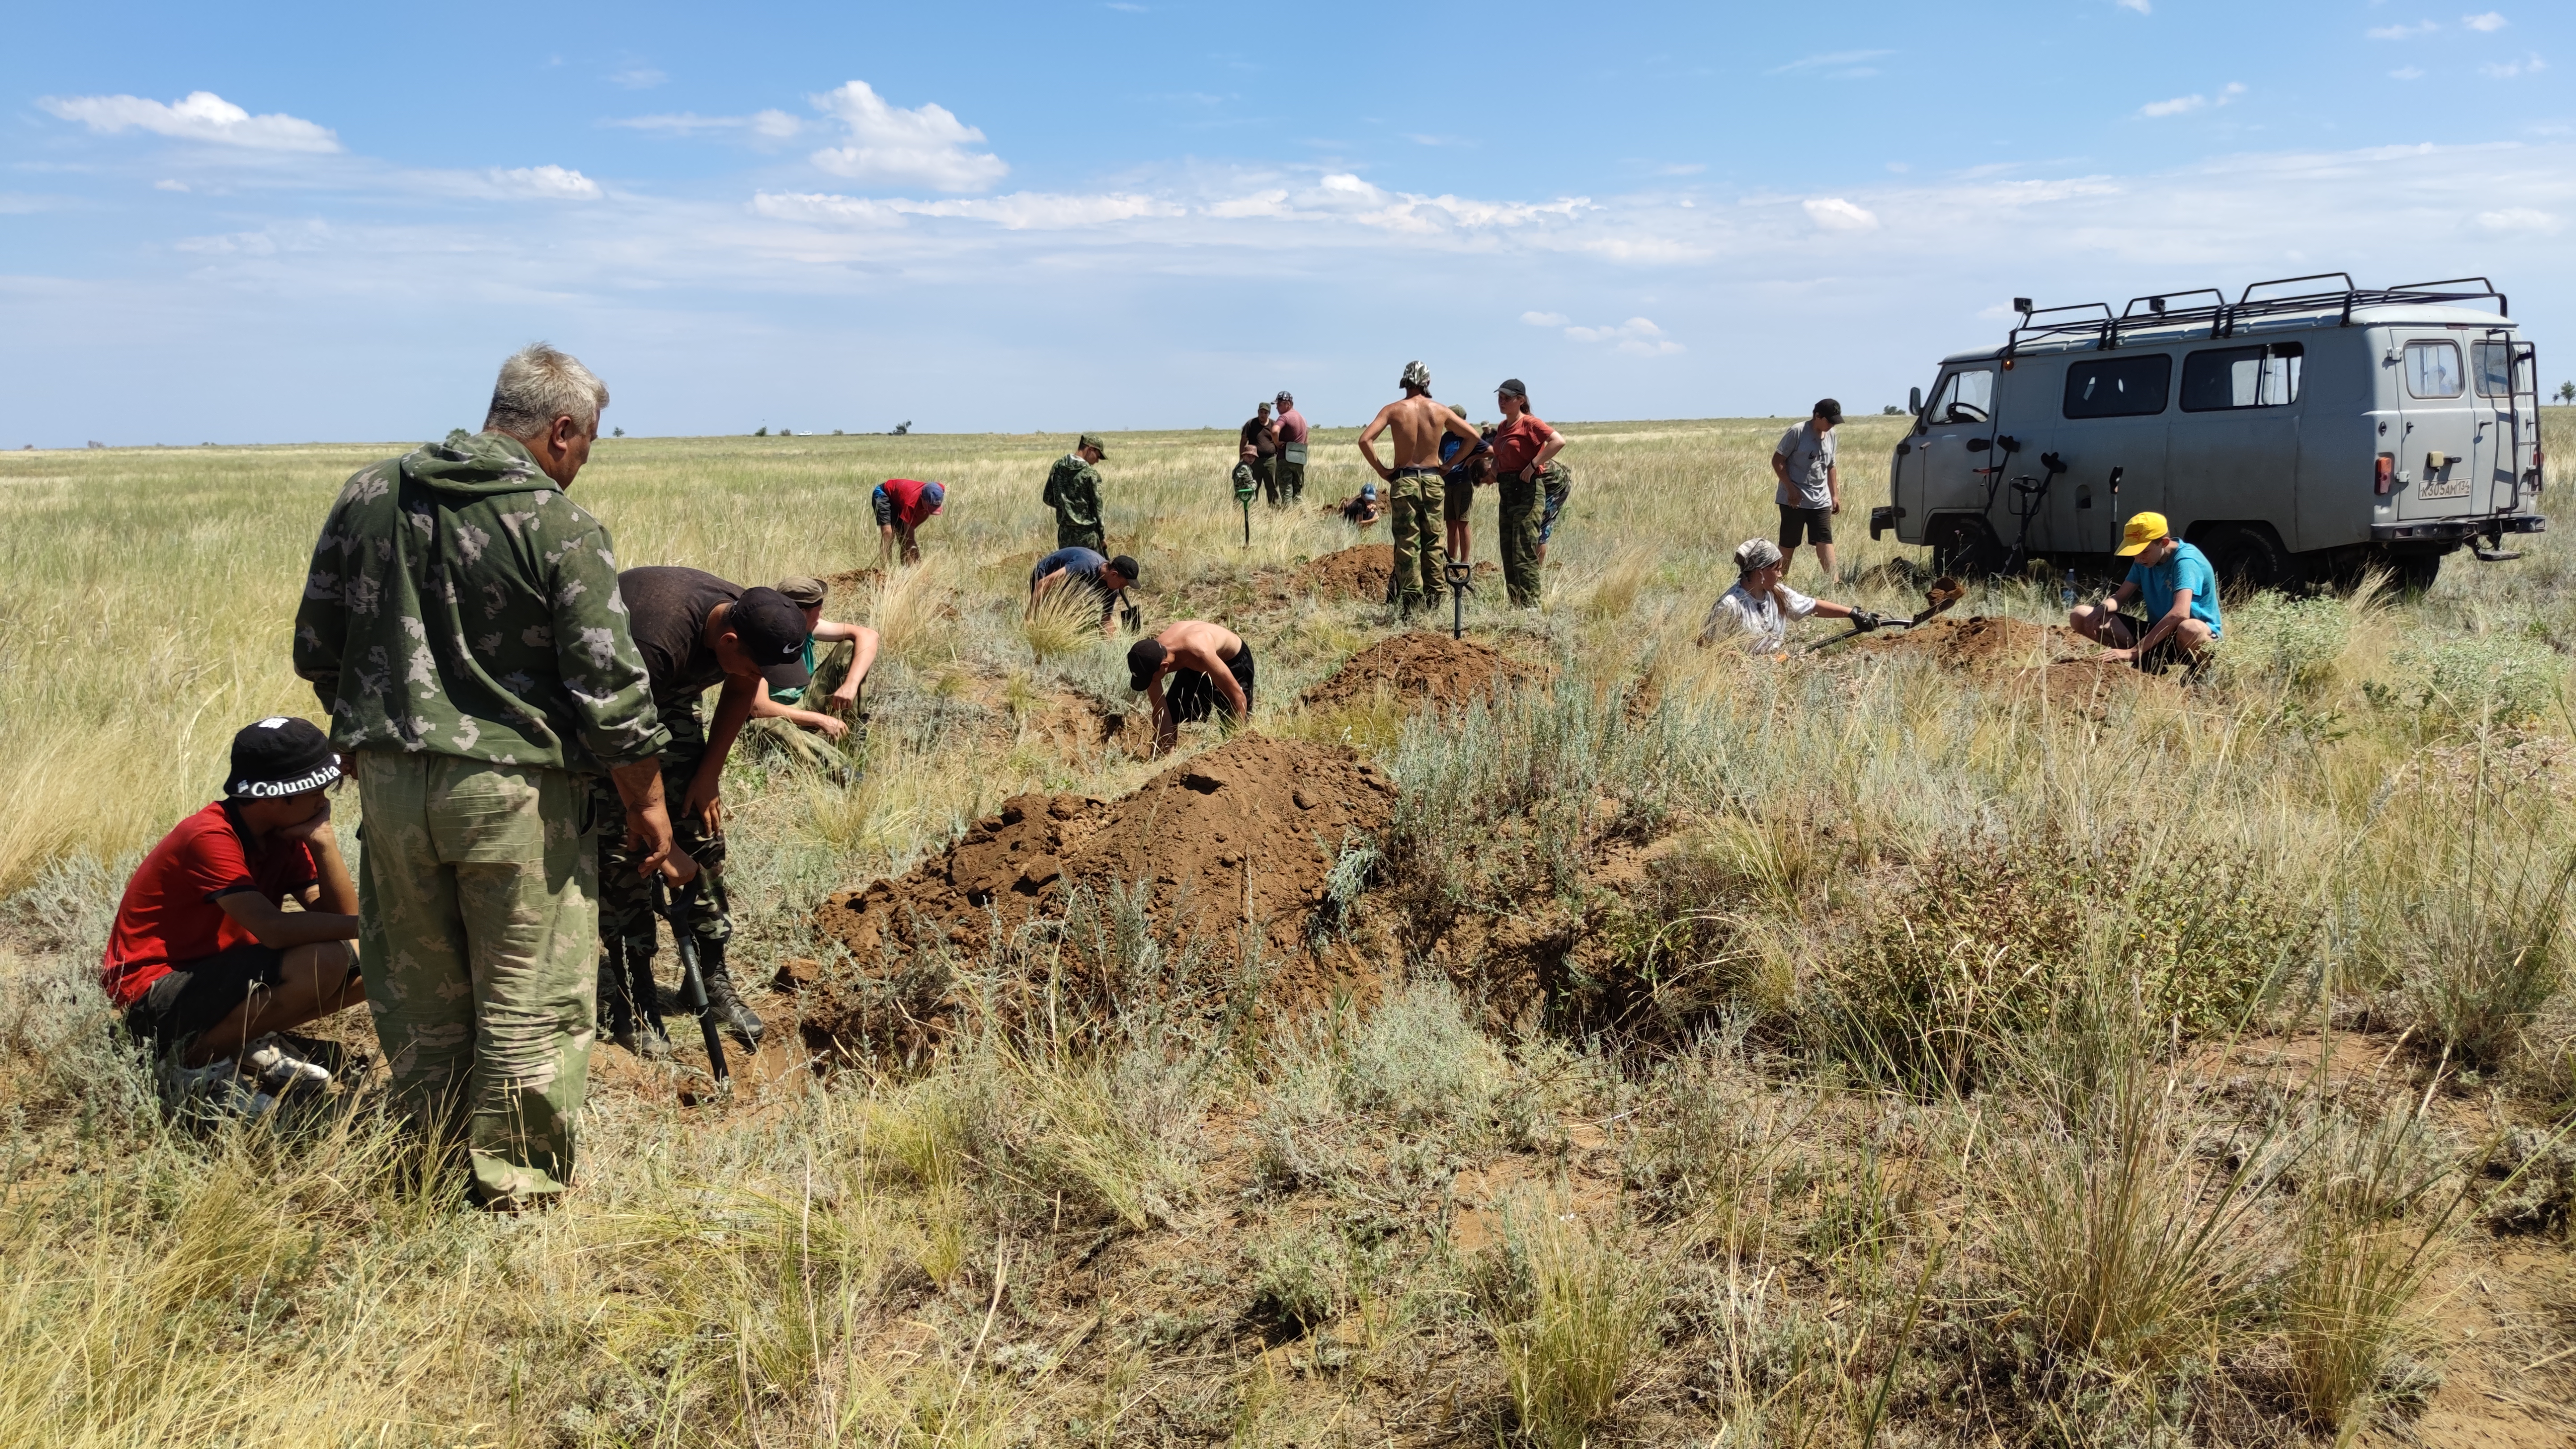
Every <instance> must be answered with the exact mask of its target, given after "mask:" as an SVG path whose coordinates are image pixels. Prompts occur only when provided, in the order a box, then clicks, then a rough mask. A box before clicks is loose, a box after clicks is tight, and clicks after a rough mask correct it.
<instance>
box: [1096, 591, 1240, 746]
mask: <svg viewBox="0 0 2576 1449" xmlns="http://www.w3.org/2000/svg"><path fill="white" fill-rule="evenodd" d="M1166 677H1169V678H1170V680H1171V681H1172V685H1171V688H1170V689H1169V690H1168V691H1166V690H1165V689H1164V688H1163V680H1164V679H1165V678H1166ZM1252 684H1253V667H1252V646H1251V645H1249V644H1246V643H1245V642H1243V638H1242V636H1241V635H1239V634H1237V633H1235V632H1234V631H1233V630H1231V629H1228V628H1226V627H1225V626H1224V625H1222V624H1210V623H1208V622H1206V621H1205V620H1202V619H1183V620H1181V621H1180V622H1179V623H1177V624H1174V625H1172V626H1171V627H1170V628H1168V629H1165V630H1164V631H1163V632H1162V633H1160V634H1157V635H1155V636H1154V637H1153V638H1151V639H1139V640H1137V641H1136V644H1135V647H1134V648H1132V649H1129V650H1128V651H1127V687H1128V688H1129V689H1132V690H1135V691H1137V692H1139V693H1141V694H1143V695H1144V696H1145V698H1146V699H1147V701H1149V702H1150V703H1151V704H1152V705H1153V708H1154V752H1155V753H1156V754H1161V753H1162V752H1164V751H1166V750H1169V749H1170V748H1172V746H1173V745H1175V744H1177V743H1179V741H1180V737H1181V726H1182V725H1184V724H1195V723H1197V722H1198V721H1200V720H1203V719H1206V718H1207V717H1208V715H1209V714H1210V713H1212V712H1214V711H1216V710H1219V709H1222V710H1223V711H1225V715H1226V718H1227V719H1229V720H1231V721H1233V722H1234V723H1235V724H1238V725H1240V724H1242V723H1244V722H1245V721H1247V720H1249V719H1251V718H1252Z"/></svg>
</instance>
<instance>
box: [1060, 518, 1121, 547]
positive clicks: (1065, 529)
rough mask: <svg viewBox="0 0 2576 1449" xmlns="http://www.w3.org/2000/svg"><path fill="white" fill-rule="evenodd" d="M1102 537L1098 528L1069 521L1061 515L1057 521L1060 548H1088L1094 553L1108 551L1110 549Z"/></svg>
mask: <svg viewBox="0 0 2576 1449" xmlns="http://www.w3.org/2000/svg"><path fill="white" fill-rule="evenodd" d="M1102 537H1103V535H1102V533H1101V531H1100V530H1099V529H1097V528H1092V527H1089V526H1086V525H1083V524H1079V523H1067V522H1065V521H1064V519H1063V518H1062V517H1060V516H1059V517H1058V518H1057V519H1056V521H1055V546H1056V547H1058V548H1087V549H1089V550H1091V551H1092V552H1093V553H1107V552H1109V550H1108V548H1107V547H1106V546H1105V545H1104V544H1103V543H1102V542H1101V539H1102Z"/></svg>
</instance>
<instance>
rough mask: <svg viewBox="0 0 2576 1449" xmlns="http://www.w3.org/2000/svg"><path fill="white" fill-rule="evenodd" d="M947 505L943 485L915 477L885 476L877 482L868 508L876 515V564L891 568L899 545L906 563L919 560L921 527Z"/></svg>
mask: <svg viewBox="0 0 2576 1449" xmlns="http://www.w3.org/2000/svg"><path fill="white" fill-rule="evenodd" d="M947 504H948V488H947V486H946V485H945V484H940V483H925V482H923V481H922V480H920V479H918V478H888V479H887V480H885V481H884V482H883V483H880V484H878V485H877V486H876V491H875V492H873V493H871V494H869V495H868V507H869V508H870V509H872V510H874V511H875V513H876V516H877V567H878V568H880V569H883V568H889V567H892V560H893V559H894V556H895V548H896V546H897V545H898V544H900V545H901V546H902V549H903V561H904V562H905V563H907V564H917V563H919V562H921V526H922V525H923V524H925V523H928V522H929V521H930V515H932V514H934V513H937V512H938V511H939V510H940V509H942V508H944V507H946V506H947Z"/></svg>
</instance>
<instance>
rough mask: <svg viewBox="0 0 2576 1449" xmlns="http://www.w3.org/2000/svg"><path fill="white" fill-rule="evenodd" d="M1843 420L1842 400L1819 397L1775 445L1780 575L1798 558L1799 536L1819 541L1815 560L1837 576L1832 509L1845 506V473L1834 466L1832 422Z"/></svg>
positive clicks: (1829, 579)
mask: <svg viewBox="0 0 2576 1449" xmlns="http://www.w3.org/2000/svg"><path fill="white" fill-rule="evenodd" d="M1842 420H1843V405H1842V404H1841V403H1838V402H1836V401H1834V400H1833V399H1832V398H1820V399H1818V400H1817V402H1816V406H1815V408H1814V409H1813V411H1812V412H1811V413H1810V414H1809V415H1808V418H1807V420H1806V421H1805V422H1803V423H1800V424H1798V425H1797V426H1796V427H1793V428H1791V429H1790V430H1789V431H1787V432H1785V433H1782V434H1781V435H1780V446H1778V447H1777V448H1774V449H1772V450H1771V476H1772V477H1773V478H1775V479H1777V480H1778V482H1779V487H1778V488H1776V489H1774V490H1773V492H1772V497H1773V498H1774V499H1775V500H1776V501H1777V502H1778V503H1779V505H1780V557H1781V563H1780V575H1781V577H1783V578H1786V577H1788V574H1789V566H1790V565H1791V564H1794V563H1796V562H1797V561H1798V545H1799V543H1800V542H1801V541H1807V542H1812V543H1814V544H1815V546H1816V562H1818V563H1820V564H1823V565H1824V566H1825V581H1826V582H1828V583H1831V582H1832V581H1833V577H1834V515H1835V514H1837V513H1840V512H1842V511H1843V475H1842V471H1841V470H1840V469H1839V468H1837V467H1835V466H1834V428H1835V426H1836V425H1837V424H1839V423H1841V422H1842Z"/></svg>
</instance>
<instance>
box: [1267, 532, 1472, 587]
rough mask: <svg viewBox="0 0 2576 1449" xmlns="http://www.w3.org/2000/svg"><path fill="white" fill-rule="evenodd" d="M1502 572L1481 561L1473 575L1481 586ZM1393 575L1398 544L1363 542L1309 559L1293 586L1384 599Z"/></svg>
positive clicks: (1297, 574)
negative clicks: (1487, 579)
mask: <svg viewBox="0 0 2576 1449" xmlns="http://www.w3.org/2000/svg"><path fill="white" fill-rule="evenodd" d="M1501 572H1502V570H1501V569H1499V568H1496V567H1495V566H1494V565H1493V564H1491V563H1480V564H1478V565H1476V569H1475V575H1474V576H1475V578H1476V579H1477V580H1478V582H1479V587H1480V588H1481V587H1482V581H1483V580H1484V579H1485V578H1486V577H1487V576H1489V575H1493V574H1499V573H1501ZM1394 576H1395V545H1394V544H1391V543H1364V544H1361V545H1360V546H1359V547H1357V548H1346V549H1343V550H1341V551H1340V552H1338V553H1328V554H1326V555H1324V556H1323V557H1322V558H1319V559H1314V560H1312V561H1310V562H1308V563H1307V564H1306V565H1305V566H1304V567H1303V568H1300V569H1298V570H1297V572H1296V574H1295V576H1294V577H1293V578H1292V579H1291V580H1290V587H1291V589H1292V590H1293V591H1294V592H1296V593H1300V594H1313V595H1315V596H1317V597H1318V598H1326V599H1383V598H1385V597H1386V584H1387V580H1388V579H1390V578H1393V577H1394Z"/></svg>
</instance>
